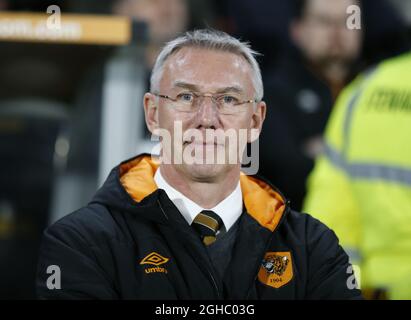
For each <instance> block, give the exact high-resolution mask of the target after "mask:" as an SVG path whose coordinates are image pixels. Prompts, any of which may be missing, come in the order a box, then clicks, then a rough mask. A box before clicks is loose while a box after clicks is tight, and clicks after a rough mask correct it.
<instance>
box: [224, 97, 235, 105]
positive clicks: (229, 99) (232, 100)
mask: <svg viewBox="0 0 411 320" xmlns="http://www.w3.org/2000/svg"><path fill="white" fill-rule="evenodd" d="M221 101H222V102H224V104H236V103H237V102H238V99H237V98H235V97H233V96H222V97H221Z"/></svg>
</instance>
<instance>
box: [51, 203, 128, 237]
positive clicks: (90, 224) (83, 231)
mask: <svg viewBox="0 0 411 320" xmlns="http://www.w3.org/2000/svg"><path fill="white" fill-rule="evenodd" d="M67 231H68V232H69V233H75V234H77V236H78V237H81V238H82V239H83V240H84V241H85V242H86V243H89V244H91V245H93V244H94V245H99V244H101V243H102V242H104V241H107V239H113V238H117V239H119V238H121V237H122V236H123V234H122V233H121V232H119V228H118V223H117V222H116V220H115V219H114V217H113V215H112V213H111V212H110V210H109V209H108V208H107V207H105V206H103V205H100V204H89V205H87V206H85V207H83V208H80V209H78V210H76V211H74V212H72V213H70V214H68V215H66V216H65V217H63V218H61V219H60V220H58V221H57V222H55V223H54V224H52V225H51V226H49V227H48V228H47V229H46V232H48V233H51V234H53V233H54V234H55V233H57V234H61V233H67Z"/></svg>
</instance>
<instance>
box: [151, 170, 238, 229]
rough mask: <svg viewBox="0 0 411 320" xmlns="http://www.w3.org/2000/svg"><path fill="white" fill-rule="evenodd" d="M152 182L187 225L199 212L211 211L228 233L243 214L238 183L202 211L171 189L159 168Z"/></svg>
mask: <svg viewBox="0 0 411 320" xmlns="http://www.w3.org/2000/svg"><path fill="white" fill-rule="evenodd" d="M154 181H155V182H156V184H157V187H158V188H159V189H163V190H164V191H165V192H166V194H167V196H168V197H169V198H170V200H171V201H172V202H173V203H174V205H175V206H176V207H177V209H178V210H179V211H180V212H181V214H182V216H183V217H184V219H185V220H186V221H187V223H188V224H189V225H191V224H192V222H193V220H194V218H195V217H196V216H197V215H198V214H199V213H200V212H201V211H203V210H211V211H214V212H215V213H216V214H218V215H219V216H220V218H221V220H223V222H224V226H225V229H226V231H228V230H229V229H230V228H231V227H232V226H233V224H234V223H235V222H236V221H237V219H238V218H239V217H240V215H241V213H242V212H243V194H242V191H241V187H240V182H238V184H237V186H236V188H235V189H234V191H233V192H231V194H230V195H228V197H227V198H225V199H224V200H223V201H221V202H220V203H219V204H217V205H216V206H215V207H214V208H211V209H204V208H202V207H201V206H199V205H198V204H197V203H195V202H194V201H192V200H190V199H189V198H187V197H186V196H185V195H183V194H182V193H181V192H180V191H178V190H176V189H175V188H173V187H172V186H171V185H170V184H169V183H168V182H167V181H166V180H165V179H164V177H163V176H162V174H161V172H160V168H159V169H158V170H157V171H156V173H155V174H154Z"/></svg>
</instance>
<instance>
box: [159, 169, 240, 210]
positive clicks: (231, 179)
mask: <svg viewBox="0 0 411 320" xmlns="http://www.w3.org/2000/svg"><path fill="white" fill-rule="evenodd" d="M160 168H161V175H162V176H163V178H164V180H165V181H166V182H167V183H168V184H169V185H170V186H172V187H173V188H174V189H176V190H178V191H179V192H181V193H182V194H184V195H185V196H186V197H187V198H189V199H190V200H192V201H194V202H195V203H197V204H198V205H199V206H201V207H203V208H204V209H211V208H213V207H215V206H216V205H217V204H219V203H220V202H221V201H223V200H224V199H225V198H227V197H228V196H229V195H230V194H231V193H232V192H233V191H234V189H235V188H236V186H237V184H238V181H239V177H240V170H239V169H238V170H237V169H236V170H234V169H233V170H230V171H229V172H228V173H227V175H225V176H224V179H215V181H214V180H211V181H210V180H208V181H201V180H200V179H198V180H195V179H190V178H189V177H182V176H181V173H180V172H178V171H177V170H176V169H175V168H174V167H173V166H171V165H163V166H161V167H160ZM159 170H160V169H159Z"/></svg>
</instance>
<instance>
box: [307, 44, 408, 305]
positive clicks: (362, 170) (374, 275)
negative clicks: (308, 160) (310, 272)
mask: <svg viewBox="0 0 411 320" xmlns="http://www.w3.org/2000/svg"><path fill="white" fill-rule="evenodd" d="M410 124H411V51H410V52H408V53H405V54H402V55H400V56H398V57H395V58H391V59H389V60H386V61H384V62H382V63H380V64H378V65H377V66H376V67H374V68H371V69H370V70H368V71H367V72H365V73H364V74H362V75H360V76H358V77H357V78H356V79H355V80H354V81H353V82H352V83H351V84H350V85H349V86H348V87H347V88H346V89H344V91H343V92H342V93H341V95H340V97H339V98H338V100H337V102H336V105H335V107H334V109H333V112H332V114H331V117H330V121H329V123H328V124H327V129H326V133H325V146H326V147H325V153H324V155H322V156H320V157H319V158H318V160H317V161H316V164H315V168H314V171H313V172H312V174H311V175H310V177H309V179H308V193H307V197H306V199H305V202H304V210H307V211H309V212H312V213H313V215H314V217H316V218H318V219H321V221H324V222H325V223H326V224H327V225H329V226H330V227H331V228H333V229H334V230H335V232H336V234H337V236H338V237H339V239H340V241H341V244H342V245H343V247H344V248H345V249H346V251H347V252H348V254H349V255H350V259H351V262H352V263H353V264H355V265H357V271H360V272H356V274H358V275H360V279H361V289H362V291H363V294H364V297H366V298H370V299H384V298H390V299H411V148H410V139H411V125H410Z"/></svg>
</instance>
